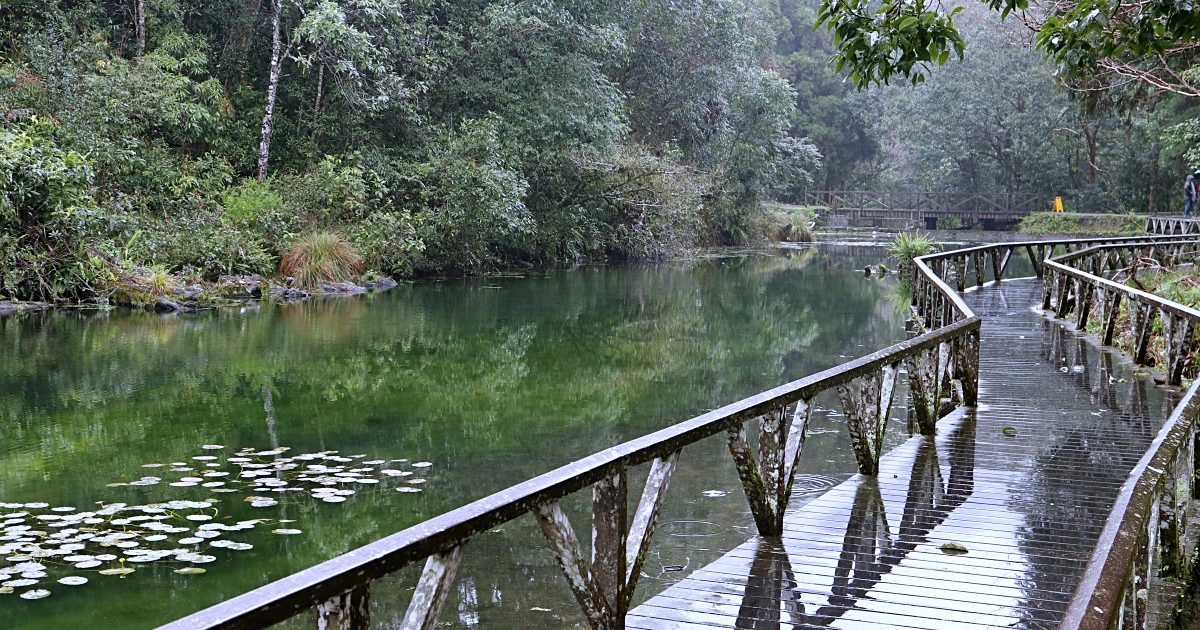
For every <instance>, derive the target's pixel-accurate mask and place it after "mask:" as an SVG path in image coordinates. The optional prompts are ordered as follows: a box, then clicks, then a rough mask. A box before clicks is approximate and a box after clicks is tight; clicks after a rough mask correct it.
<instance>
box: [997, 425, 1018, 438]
mask: <svg viewBox="0 0 1200 630" xmlns="http://www.w3.org/2000/svg"><path fill="white" fill-rule="evenodd" d="M1000 432H1001V433H1003V434H1004V437H1016V436H1017V428H1016V427H1004V428H1003V429H1000Z"/></svg>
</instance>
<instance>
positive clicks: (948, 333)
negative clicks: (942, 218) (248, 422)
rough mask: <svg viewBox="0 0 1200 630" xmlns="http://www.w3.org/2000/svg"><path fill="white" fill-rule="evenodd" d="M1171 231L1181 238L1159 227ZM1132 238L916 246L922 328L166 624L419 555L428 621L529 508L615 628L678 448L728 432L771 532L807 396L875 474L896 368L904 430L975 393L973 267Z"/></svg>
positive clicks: (358, 594)
mask: <svg viewBox="0 0 1200 630" xmlns="http://www.w3.org/2000/svg"><path fill="white" fill-rule="evenodd" d="M1143 238H1146V237H1143ZM1172 238H1178V237H1161V238H1160V239H1159V240H1164V241H1169V240H1171V239H1172ZM1129 240H1130V238H1128V237H1126V238H1116V239H1085V240H1069V241H1065V240H1064V241H1041V242H1020V243H1006V244H997V245H986V246H981V247H972V248H967V249H961V250H956V251H952V252H945V253H939V254H933V255H930V256H925V257H922V258H918V259H916V260H915V261H914V271H913V278H912V289H913V295H912V298H913V303H912V305H913V310H914V315H915V318H916V321H917V322H918V323H919V327H920V330H919V331H918V334H916V336H914V337H912V338H910V339H907V340H905V341H902V342H900V343H897V344H894V345H892V346H889V347H887V348H884V349H882V350H879V351H877V352H874V353H872V354H869V355H866V356H863V357H860V358H857V359H854V360H852V361H849V362H847V363H843V364H841V365H838V366H836V367H833V368H830V369H828V370H825V371H823V372H820V373H818V374H813V375H811V376H807V377H804V378H801V379H799V380H796V381H793V382H790V383H787V384H785V385H781V386H779V387H776V388H774V389H771V390H768V391H765V392H762V393H760V394H757V395H755V396H751V397H749V398H746V399H744V400H740V401H737V402H735V403H732V404H730V405H726V406H724V407H721V408H720V409H716V410H714V411H710V412H708V413H706V414H703V415H701V416H697V417H695V418H692V419H690V420H687V421H684V422H681V423H679V424H676V425H673V426H671V427H668V428H665V429H662V430H660V431H657V432H655V433H651V434H649V435H646V436H643V437H640V438H637V439H634V440H630V441H628V442H625V443H622V444H619V445H616V446H613V447H612V448H609V449H607V450H604V451H601V452H599V453H595V454H593V455H590V456H588V457H585V458H583V459H581V460H578V461H576V462H573V463H571V464H567V465H566V466H562V467H560V468H558V469H556V470H553V471H550V472H548V473H545V474H543V475H541V476H539V477H536V478H534V479H531V480H529V481H526V482H523V483H521V484H518V485H515V486H512V487H510V488H507V489H504V490H501V491H500V492H497V493H495V494H492V495H490V496H487V497H484V498H482V499H479V500H478V501H475V502H473V503H470V504H468V505H465V506H463V507H461V508H458V509H456V510H453V511H451V512H447V513H445V514H443V515H441V516H438V517H436V518H433V519H430V520H428V521H425V522H423V523H419V524H417V525H414V526H413V527H410V528H408V529H405V530H403V531H400V532H398V533H396V534H393V535H391V536H388V537H385V538H383V539H380V540H378V541H376V542H373V543H370V544H368V545H366V546H363V547H360V548H359V549H356V550H354V551H351V552H349V553H347V554H344V555H341V556H338V557H336V558H333V559H331V560H328V561H326V562H323V563H321V564H319V565H317V566H314V567H312V568H309V569H306V570H304V571H301V572H299V573H296V574H294V575H291V576H289V577H286V578H283V579H281V580H278V581H276V582H273V583H270V584H267V585H266V586H263V587H261V588H258V589H255V590H253V591H250V592H248V593H245V594H243V595H240V596H238V597H235V598H233V599H230V600H228V601H225V602H222V603H220V604H217V605H215V606H212V607H211V608H208V609H206V610H203V611H200V612H198V613H195V614H193V615H190V616H188V617H185V618H182V619H179V620H177V621H175V622H173V623H171V624H169V625H168V626H166V627H167V628H172V629H183V628H258V627H264V626H268V625H271V624H274V623H278V622H281V621H284V620H286V619H289V618H291V617H293V616H295V615H297V614H299V613H301V612H304V611H306V610H310V609H315V610H316V611H317V619H318V627H322V628H365V627H367V625H368V623H369V614H368V608H369V607H368V599H369V596H370V587H371V583H372V582H373V581H374V580H376V579H379V578H381V577H383V576H386V575H388V574H390V573H393V572H395V571H397V570H398V569H400V568H402V567H405V566H407V565H410V564H412V563H414V562H418V561H421V560H424V562H425V566H424V570H423V571H422V573H421V576H420V578H419V580H418V583H417V587H416V590H415V592H414V594H413V597H412V599H411V600H410V603H409V606H408V609H407V612H406V614H405V616H404V620H403V622H402V627H403V628H411V629H415V628H432V627H433V626H434V625H435V623H436V620H437V618H438V615H439V613H440V611H441V609H442V606H443V604H444V603H445V601H446V598H447V596H448V593H449V591H450V590H451V587H452V586H453V584H454V579H455V574H456V572H457V569H458V566H459V564H460V562H461V559H462V557H463V554H464V550H465V547H466V545H467V544H468V543H469V542H470V540H471V539H472V538H474V537H475V536H477V535H479V534H481V533H484V532H487V531H489V530H492V529H494V528H495V527H496V526H497V525H500V524H502V523H505V522H507V521H510V520H512V519H515V518H518V517H520V516H523V515H525V514H532V515H533V516H534V518H536V519H537V521H538V523H539V526H540V528H541V530H542V533H543V534H544V536H545V538H546V540H547V542H548V545H549V547H550V550H551V551H552V552H553V553H554V555H555V557H556V558H557V560H558V562H559V564H560V566H561V568H562V570H563V574H564V576H565V577H566V579H567V582H568V584H569V586H570V589H571V592H572V593H573V595H574V597H575V599H576V601H577V602H578V604H579V606H580V608H581V609H582V611H583V613H584V615H585V617H586V619H587V621H588V623H589V625H591V626H592V627H593V628H621V627H624V618H625V612H626V610H627V609H628V607H629V605H630V602H631V600H632V598H633V594H634V591H635V589H636V587H637V583H638V576H639V575H640V569H641V566H642V562H643V561H644V559H645V556H646V553H647V550H648V549H649V546H650V540H651V536H652V534H653V532H654V527H655V523H656V520H657V516H658V512H659V508H660V506H661V505H662V503H663V501H664V498H665V495H666V492H667V490H668V487H669V484H670V480H671V476H672V473H673V472H674V470H675V466H676V463H677V462H678V460H679V458H680V456H681V453H682V451H683V449H685V448H686V447H688V446H690V445H692V444H695V443H697V442H699V441H700V440H703V439H706V438H709V437H712V436H715V435H718V434H724V435H725V438H726V440H727V442H728V446H729V452H730V454H731V456H732V460H733V464H734V466H735V468H736V470H737V473H738V476H739V478H740V479H741V482H742V485H743V488H744V490H745V494H746V498H747V500H748V503H749V507H750V510H751V513H752V514H753V516H754V521H755V524H756V525H757V528H758V531H759V533H760V534H762V535H764V536H776V535H779V533H780V532H781V530H782V527H783V517H784V512H785V511H786V509H787V506H788V501H789V498H790V496H791V488H792V482H793V479H794V475H795V471H796V466H797V462H798V461H799V458H800V456H801V454H802V452H803V447H804V441H805V435H806V430H807V427H808V421H809V417H810V414H811V412H812V409H813V399H814V398H815V397H816V396H817V395H819V394H821V393H822V392H827V391H831V390H835V391H836V392H837V394H838V397H839V399H840V401H841V404H842V407H843V410H844V412H845V417H846V422H847V425H848V429H849V433H850V435H851V438H852V440H851V441H852V444H853V447H854V451H855V458H856V460H857V463H858V468H859V471H860V472H861V473H863V474H866V475H874V474H876V473H877V472H878V467H879V458H880V455H881V450H882V448H883V435H884V431H885V428H886V424H887V420H888V417H889V412H890V408H891V405H892V402H893V398H894V394H895V391H896V384H897V378H898V377H899V375H900V374H901V373H902V372H905V371H906V372H907V374H908V384H909V395H910V404H911V406H912V409H913V411H914V413H913V417H914V419H915V424H914V426H912V427H911V429H912V430H914V431H919V432H920V433H922V434H926V435H930V434H933V433H934V430H935V428H936V422H937V420H938V418H940V417H943V416H944V415H945V414H946V413H948V412H949V411H950V409H948V408H947V407H946V404H945V403H946V402H947V401H948V402H949V403H950V404H951V406H953V405H961V404H965V405H974V404H975V402H976V397H977V392H978V375H979V363H978V361H979V330H980V320H979V318H978V317H977V316H976V315H975V314H974V313H973V312H972V311H971V310H970V308H968V307H967V305H966V303H965V302H964V301H963V300H962V298H961V297H960V296H959V295H958V292H959V291H962V290H964V289H965V288H966V285H967V282H968V278H969V277H970V276H971V274H972V273H973V274H974V280H975V282H974V284H977V285H982V284H984V283H985V282H986V279H985V276H986V275H987V273H988V271H989V270H990V271H991V273H992V275H993V280H999V279H1001V278H1003V276H1004V273H1005V271H1006V270H1007V268H1008V263H1009V261H1010V260H1011V257H1012V255H1013V253H1014V252H1020V251H1022V250H1024V251H1026V252H1028V253H1030V255H1031V256H1033V257H1034V259H1033V263H1034V266H1035V268H1036V269H1038V270H1039V274H1040V270H1041V268H1042V266H1041V260H1042V259H1043V258H1044V257H1045V256H1046V255H1053V253H1054V252H1055V251H1057V250H1059V249H1062V250H1074V249H1080V248H1083V247H1086V246H1087V245H1091V244H1097V243H1119V242H1123V241H1129ZM989 263H990V264H989ZM950 279H952V281H953V282H954V283H955V286H954V287H953V288H952V287H951V285H950V284H948V280H950ZM955 289H957V291H956V290H955ZM901 367H904V368H906V369H905V370H902V369H901ZM751 431H753V433H754V435H750V432H751ZM646 463H649V464H650V471H649V474H648V476H647V481H646V484H645V486H644V487H643V489H642V492H641V498H640V500H639V502H638V505H637V508H636V509H635V510H634V513H633V515H632V517H631V516H630V515H629V514H628V513H627V509H626V499H627V494H628V492H629V487H628V486H629V484H628V475H627V472H628V470H629V469H630V468H631V467H633V466H637V465H641V464H646ZM588 488H591V491H592V525H591V540H592V549H591V554H590V557H585V556H584V553H583V547H582V546H581V545H580V543H579V540H578V538H577V537H576V535H575V533H574V530H573V528H572V526H571V523H570V522H569V521H568V519H567V517H566V515H565V513H564V511H563V509H562V507H561V506H560V500H561V499H563V498H564V497H567V496H568V495H571V494H573V493H575V492H579V491H581V490H585V489H588Z"/></svg>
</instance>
